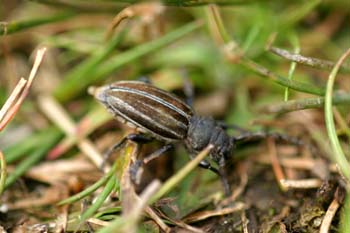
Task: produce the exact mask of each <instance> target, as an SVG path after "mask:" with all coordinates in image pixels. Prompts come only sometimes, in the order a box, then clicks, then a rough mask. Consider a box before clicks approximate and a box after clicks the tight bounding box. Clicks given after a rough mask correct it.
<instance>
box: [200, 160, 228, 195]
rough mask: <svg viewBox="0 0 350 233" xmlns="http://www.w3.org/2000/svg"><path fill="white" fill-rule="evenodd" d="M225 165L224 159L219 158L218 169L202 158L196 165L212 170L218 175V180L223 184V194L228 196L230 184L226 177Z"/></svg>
mask: <svg viewBox="0 0 350 233" xmlns="http://www.w3.org/2000/svg"><path fill="white" fill-rule="evenodd" d="M225 165H226V161H225V160H224V159H221V160H220V162H219V169H216V168H215V167H212V166H211V164H210V163H209V162H208V161H206V160H202V161H201V162H200V163H199V165H198V166H199V167H201V168H204V169H208V170H210V171H212V172H214V173H215V174H216V175H218V176H219V177H220V180H221V182H222V184H223V186H224V192H225V196H229V195H230V192H231V188H230V184H229V182H228V179H227V173H226V169H225Z"/></svg>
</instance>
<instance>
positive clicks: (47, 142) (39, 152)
mask: <svg viewBox="0 0 350 233" xmlns="http://www.w3.org/2000/svg"><path fill="white" fill-rule="evenodd" d="M60 137H61V133H60V132H59V131H56V132H51V134H47V135H46V137H45V138H44V139H43V140H42V141H41V143H40V147H39V148H37V149H36V150H34V151H33V152H32V153H31V154H30V155H29V156H28V157H27V158H26V159H25V160H23V161H22V162H21V163H19V164H18V165H17V166H16V169H15V170H14V171H13V172H12V173H11V174H10V175H9V176H8V178H7V180H6V184H5V188H8V187H9V186H10V185H12V184H13V183H14V182H15V181H16V180H17V179H18V178H19V177H20V176H22V175H23V174H24V173H25V172H26V171H28V169H30V168H31V167H32V166H33V165H35V164H36V163H38V162H39V161H40V160H41V159H42V158H43V157H45V155H46V153H45V152H47V151H48V150H49V149H50V148H51V147H52V146H53V145H54V144H55V143H56V142H57V141H58V140H59V138H60Z"/></svg>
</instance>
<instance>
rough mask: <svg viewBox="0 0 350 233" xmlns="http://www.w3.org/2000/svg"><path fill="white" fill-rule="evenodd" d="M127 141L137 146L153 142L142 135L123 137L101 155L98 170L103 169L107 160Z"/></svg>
mask: <svg viewBox="0 0 350 233" xmlns="http://www.w3.org/2000/svg"><path fill="white" fill-rule="evenodd" d="M128 140H130V141H133V142H135V143H138V144H145V143H149V142H151V141H152V140H153V138H150V137H149V136H146V135H144V134H134V133H132V134H129V135H127V136H126V137H124V138H123V139H122V140H120V141H119V142H118V143H116V144H114V145H113V146H111V147H110V148H109V149H108V150H107V151H106V152H105V153H104V154H103V160H102V163H101V166H100V168H101V169H103V168H104V166H105V164H106V162H107V160H108V159H109V158H110V157H111V155H112V154H113V152H114V151H116V150H118V149H119V148H120V147H122V146H123V145H124V144H125V143H126V142H127V141H128Z"/></svg>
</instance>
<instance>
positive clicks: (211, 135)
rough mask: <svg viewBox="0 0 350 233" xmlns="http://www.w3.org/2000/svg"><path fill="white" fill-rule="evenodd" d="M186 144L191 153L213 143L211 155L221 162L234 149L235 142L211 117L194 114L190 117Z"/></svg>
mask: <svg viewBox="0 0 350 233" xmlns="http://www.w3.org/2000/svg"><path fill="white" fill-rule="evenodd" d="M185 144H186V147H187V149H188V150H189V152H190V153H196V152H199V151H201V150H203V149H204V148H205V147H206V146H208V145H209V144H213V145H214V148H213V149H212V151H211V153H210V155H211V157H212V159H213V160H214V161H215V162H217V163H219V162H220V160H221V158H226V157H227V156H228V155H229V154H230V153H231V151H232V149H233V143H232V140H231V138H230V136H229V135H228V134H227V133H226V132H225V130H224V129H223V128H222V127H220V126H219V125H217V124H216V122H215V120H214V119H212V118H209V117H201V116H193V117H192V118H191V119H190V124H189V127H188V132H187V138H186V140H185Z"/></svg>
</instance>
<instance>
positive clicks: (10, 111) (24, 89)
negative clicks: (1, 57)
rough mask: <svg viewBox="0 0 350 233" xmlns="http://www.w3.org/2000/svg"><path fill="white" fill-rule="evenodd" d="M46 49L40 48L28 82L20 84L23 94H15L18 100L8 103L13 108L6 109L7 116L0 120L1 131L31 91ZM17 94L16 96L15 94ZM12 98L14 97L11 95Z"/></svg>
mask: <svg viewBox="0 0 350 233" xmlns="http://www.w3.org/2000/svg"><path fill="white" fill-rule="evenodd" d="M45 51H46V48H41V49H38V51H37V53H36V56H35V60H34V64H33V67H32V70H31V71H30V74H29V77H28V80H27V82H26V85H25V86H24V87H22V88H21V85H23V84H20V87H19V89H20V88H21V89H22V92H21V94H20V95H19V96H18V94H16V93H15V94H14V96H13V98H14V97H18V98H17V101H16V102H14V99H15V98H14V99H13V101H12V100H10V101H11V102H9V103H8V105H11V108H9V109H8V110H7V111H6V114H5V116H4V117H3V118H2V119H1V122H0V131H1V130H2V129H3V128H4V127H5V126H6V125H7V124H8V122H10V121H11V119H12V118H13V117H14V116H15V114H16V112H17V111H18V109H19V107H20V106H21V104H22V102H23V101H24V99H25V98H26V97H27V95H28V93H29V89H30V87H31V86H32V83H33V80H34V78H35V75H36V74H37V72H38V69H39V66H40V64H41V62H42V60H43V58H44V55H45ZM22 82H23V81H20V83H22ZM17 91H19V90H16V92H17ZM15 95H16V96H15ZM11 99H12V97H11Z"/></svg>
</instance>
